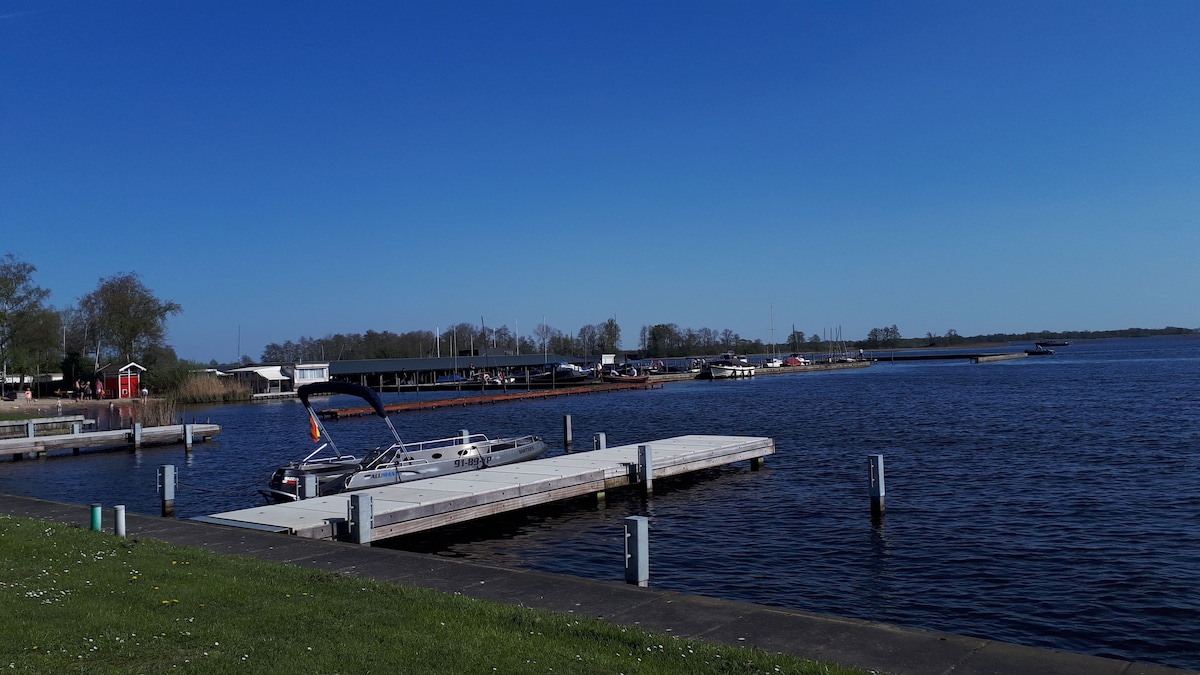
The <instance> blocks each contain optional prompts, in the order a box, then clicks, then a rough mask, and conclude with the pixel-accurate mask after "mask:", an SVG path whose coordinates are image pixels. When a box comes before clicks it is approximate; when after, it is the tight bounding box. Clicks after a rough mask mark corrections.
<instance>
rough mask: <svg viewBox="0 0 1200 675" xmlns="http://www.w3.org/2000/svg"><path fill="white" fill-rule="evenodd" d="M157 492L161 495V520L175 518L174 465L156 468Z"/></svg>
mask: <svg viewBox="0 0 1200 675" xmlns="http://www.w3.org/2000/svg"><path fill="white" fill-rule="evenodd" d="M158 491H159V492H160V493H161V494H162V515H163V518H174V517H175V465H174V464H163V465H162V466H160V467H158Z"/></svg>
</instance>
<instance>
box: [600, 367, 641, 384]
mask: <svg viewBox="0 0 1200 675" xmlns="http://www.w3.org/2000/svg"><path fill="white" fill-rule="evenodd" d="M636 373H637V370H636V369H634V370H633V371H631V372H628V373H619V372H617V371H615V370H610V371H608V372H607V373H604V374H603V375H601V376H600V379H601V380H603V381H605V382H608V383H611V384H646V383H647V382H649V381H650V376H649V375H638V374H636Z"/></svg>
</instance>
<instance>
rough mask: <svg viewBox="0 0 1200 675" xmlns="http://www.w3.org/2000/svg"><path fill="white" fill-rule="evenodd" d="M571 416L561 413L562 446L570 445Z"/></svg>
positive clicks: (568, 446) (567, 446)
mask: <svg viewBox="0 0 1200 675" xmlns="http://www.w3.org/2000/svg"><path fill="white" fill-rule="evenodd" d="M571 440H572V438H571V416H570V415H563V447H564V448H570V447H571Z"/></svg>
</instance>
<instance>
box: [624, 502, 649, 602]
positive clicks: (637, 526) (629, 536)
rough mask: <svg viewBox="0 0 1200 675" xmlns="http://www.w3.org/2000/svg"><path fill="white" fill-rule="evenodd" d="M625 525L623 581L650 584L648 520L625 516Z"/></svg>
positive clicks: (639, 584) (644, 517)
mask: <svg viewBox="0 0 1200 675" xmlns="http://www.w3.org/2000/svg"><path fill="white" fill-rule="evenodd" d="M623 522H624V525H625V583H627V584H637V585H638V586H642V587H646V586H649V585H650V520H649V519H648V518H646V516H627V517H626V518H625V519H624V521H623Z"/></svg>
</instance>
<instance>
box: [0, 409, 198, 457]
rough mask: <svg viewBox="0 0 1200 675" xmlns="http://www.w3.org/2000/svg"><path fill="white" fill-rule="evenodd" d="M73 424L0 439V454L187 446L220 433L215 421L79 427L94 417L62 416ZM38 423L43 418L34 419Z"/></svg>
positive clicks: (92, 421) (43, 454)
mask: <svg viewBox="0 0 1200 675" xmlns="http://www.w3.org/2000/svg"><path fill="white" fill-rule="evenodd" d="M66 419H67V422H68V423H70V424H73V425H74V426H73V427H72V430H71V432H70V433H60V434H48V435H44V436H38V435H29V436H27V437H22V438H5V439H2V440H0V457H6V456H8V457H12V459H14V460H20V459H22V458H23V457H24V456H25V455H26V454H36V455H37V456H39V457H44V456H45V455H46V454H47V453H49V452H55V451H61V450H70V451H71V452H72V453H73V454H76V455H78V454H79V453H80V451H81V450H83V449H85V448H87V449H94V450H97V449H105V448H131V449H135V448H139V447H141V446H143V445H162V444H169V443H183V444H184V445H186V446H187V447H188V448H189V449H190V448H191V445H192V441H193V440H194V439H200V440H202V441H207V440H209V439H211V438H212V437H214V436H216V435H217V434H219V433H221V427H220V426H219V425H216V424H170V425H166V426H158V427H145V428H143V429H137V430H135V429H114V430H111V431H83V430H82V426H83V422H87V423H90V424H91V425H94V424H95V420H83V422H81V421H79V420H76V419H75V418H66ZM36 421H37V422H38V423H42V422H44V421H45V420H36Z"/></svg>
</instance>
